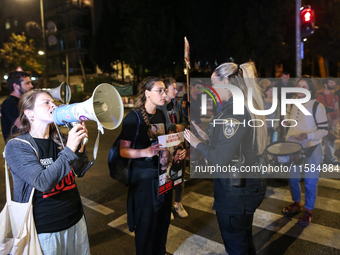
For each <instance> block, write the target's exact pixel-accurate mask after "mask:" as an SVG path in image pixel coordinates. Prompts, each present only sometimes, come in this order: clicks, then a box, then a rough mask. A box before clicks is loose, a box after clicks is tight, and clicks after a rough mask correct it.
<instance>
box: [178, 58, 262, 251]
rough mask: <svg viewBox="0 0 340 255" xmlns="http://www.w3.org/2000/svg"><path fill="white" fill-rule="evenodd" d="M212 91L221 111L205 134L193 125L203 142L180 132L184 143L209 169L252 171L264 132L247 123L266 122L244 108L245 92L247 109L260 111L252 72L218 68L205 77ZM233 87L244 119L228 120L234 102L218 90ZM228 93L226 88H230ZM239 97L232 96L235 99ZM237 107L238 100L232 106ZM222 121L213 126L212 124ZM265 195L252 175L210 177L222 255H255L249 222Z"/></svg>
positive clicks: (245, 66)
mask: <svg viewBox="0 0 340 255" xmlns="http://www.w3.org/2000/svg"><path fill="white" fill-rule="evenodd" d="M211 81H212V84H213V87H214V88H215V90H216V91H217V93H218V94H219V96H220V98H221V101H222V102H223V106H222V111H221V112H220V113H219V114H217V115H216V116H214V118H213V120H212V121H211V122H210V123H209V126H208V130H209V133H208V135H209V136H207V134H205V133H204V131H202V129H200V128H199V127H198V126H197V125H194V127H195V128H196V129H197V131H198V134H199V135H200V136H201V138H202V139H203V140H206V142H202V141H201V140H199V139H198V138H196V137H195V136H194V135H193V134H192V133H191V132H190V131H189V130H185V138H186V139H187V140H188V141H189V143H190V144H191V146H193V147H194V148H195V149H196V150H198V151H199V152H200V153H202V155H203V156H204V157H205V158H206V159H207V160H209V161H210V162H211V164H212V165H213V166H217V165H218V166H220V167H223V166H227V167H228V165H230V166H235V165H234V163H233V162H235V161H234V160H235V156H237V165H236V166H235V167H240V165H242V166H254V165H259V161H260V156H259V155H261V154H262V153H263V151H264V150H265V148H266V142H267V127H266V125H262V126H260V127H251V126H249V125H247V124H245V125H243V124H242V123H248V121H249V120H251V119H258V120H261V121H262V122H263V123H265V122H266V120H265V117H264V116H261V115H256V114H254V113H252V112H251V111H250V110H249V109H248V93H249V91H250V90H252V102H251V103H252V104H253V106H254V108H255V109H259V110H263V100H262V93H261V89H260V87H259V86H258V85H257V83H256V69H255V66H254V64H253V63H252V62H248V63H244V64H242V65H237V64H235V63H224V64H222V65H220V66H218V67H217V68H216V69H215V71H214V73H213V74H212V76H211ZM228 84H230V85H233V86H234V87H235V86H236V87H237V88H238V89H239V90H241V91H242V94H243V95H242V97H243V98H242V99H243V100H244V102H245V103H244V114H243V115H234V114H233V109H234V106H233V105H234V103H235V102H236V101H237V100H240V98H236V97H235V99H233V95H232V93H231V91H230V90H229V89H228V88H227V86H224V85H228ZM230 88H232V87H230ZM240 94H241V93H239V94H238V96H240ZM238 102H239V101H238ZM217 119H218V120H223V123H221V124H220V125H215V120H217ZM265 191H266V184H265V180H264V179H262V178H261V175H257V174H254V175H253V176H248V178H245V177H241V176H237V175H234V174H233V173H221V174H219V175H215V176H214V198H215V200H214V205H213V209H214V210H215V211H216V216H217V220H218V223H219V227H220V231H221V234H222V238H223V242H224V246H225V248H226V251H227V252H228V254H230V255H232V254H256V250H255V246H254V242H253V237H252V223H253V217H254V213H255V210H256V208H257V207H258V206H260V204H261V202H262V200H263V198H264V195H265Z"/></svg>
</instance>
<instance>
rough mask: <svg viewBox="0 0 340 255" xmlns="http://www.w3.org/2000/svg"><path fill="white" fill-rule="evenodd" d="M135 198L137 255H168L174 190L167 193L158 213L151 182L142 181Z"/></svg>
mask: <svg viewBox="0 0 340 255" xmlns="http://www.w3.org/2000/svg"><path fill="white" fill-rule="evenodd" d="M135 192H136V193H135V196H134V208H135V209H134V210H135V211H134V222H135V245H136V255H160V254H161V255H164V254H166V248H165V246H166V240H167V235H168V229H169V225H170V214H171V206H172V190H170V191H168V192H166V194H165V198H164V202H163V203H162V205H161V207H160V208H159V210H158V211H156V212H155V210H154V206H153V199H152V194H153V192H154V190H153V189H152V185H151V181H148V180H142V181H140V182H139V185H138V188H137V190H136V191H135Z"/></svg>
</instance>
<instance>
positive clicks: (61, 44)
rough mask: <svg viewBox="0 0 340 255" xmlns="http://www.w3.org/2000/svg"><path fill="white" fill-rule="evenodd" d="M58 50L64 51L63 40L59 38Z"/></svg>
mask: <svg viewBox="0 0 340 255" xmlns="http://www.w3.org/2000/svg"><path fill="white" fill-rule="evenodd" d="M60 50H64V40H63V39H62V38H60Z"/></svg>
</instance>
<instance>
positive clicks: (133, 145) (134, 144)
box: [131, 110, 140, 149]
mask: <svg viewBox="0 0 340 255" xmlns="http://www.w3.org/2000/svg"><path fill="white" fill-rule="evenodd" d="M134 113H135V114H136V115H137V118H138V124H137V131H136V135H135V138H134V139H133V143H132V147H131V148H133V149H134V148H135V146H136V140H137V136H138V134H139V128H140V117H139V114H138V112H137V111H135V110H134Z"/></svg>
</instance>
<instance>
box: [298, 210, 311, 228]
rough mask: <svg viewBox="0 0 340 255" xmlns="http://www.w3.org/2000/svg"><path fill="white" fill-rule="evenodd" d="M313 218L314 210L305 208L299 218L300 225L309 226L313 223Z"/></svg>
mask: <svg viewBox="0 0 340 255" xmlns="http://www.w3.org/2000/svg"><path fill="white" fill-rule="evenodd" d="M312 218H313V214H312V212H310V211H306V210H305V211H304V212H303V215H302V216H301V217H300V218H299V221H298V223H299V225H302V226H308V225H309V224H310V223H311V221H312Z"/></svg>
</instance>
